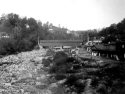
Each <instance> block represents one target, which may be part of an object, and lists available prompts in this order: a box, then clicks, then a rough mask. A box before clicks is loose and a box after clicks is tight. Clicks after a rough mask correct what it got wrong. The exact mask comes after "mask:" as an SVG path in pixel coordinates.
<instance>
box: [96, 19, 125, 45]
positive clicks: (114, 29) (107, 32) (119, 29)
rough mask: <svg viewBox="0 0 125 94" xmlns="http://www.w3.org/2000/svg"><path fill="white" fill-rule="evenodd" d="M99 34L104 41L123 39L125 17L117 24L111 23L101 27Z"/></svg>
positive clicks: (124, 35) (124, 39) (124, 36)
mask: <svg viewBox="0 0 125 94" xmlns="http://www.w3.org/2000/svg"><path fill="white" fill-rule="evenodd" d="M98 35H99V36H102V37H104V38H105V39H104V40H103V42H104V43H108V42H114V41H117V40H119V41H125V19H123V20H122V21H121V22H119V23H117V24H112V25H110V26H109V27H106V28H103V29H102V30H101V31H100V32H99V34H98Z"/></svg>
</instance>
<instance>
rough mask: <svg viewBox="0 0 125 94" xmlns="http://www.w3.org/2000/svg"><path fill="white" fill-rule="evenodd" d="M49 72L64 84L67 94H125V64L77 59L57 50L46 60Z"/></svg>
mask: <svg viewBox="0 0 125 94" xmlns="http://www.w3.org/2000/svg"><path fill="white" fill-rule="evenodd" d="M45 63H47V67H48V64H50V63H51V64H50V65H49V70H48V71H49V73H50V74H52V76H53V77H54V78H55V80H57V81H63V80H65V81H64V83H63V84H62V85H63V87H64V88H65V91H66V94H67V93H68V94H72V93H73V92H74V93H73V94H83V93H85V94H124V93H125V90H124V88H125V84H124V82H125V67H124V66H125V64H124V63H120V62H117V63H116V62H113V61H112V62H111V61H110V62H108V61H107V62H101V63H99V62H98V61H96V60H95V59H86V58H81V59H76V58H74V57H69V56H67V55H66V54H65V53H64V52H57V53H56V54H55V55H54V57H53V59H51V60H50V59H48V60H46V61H45V60H44V65H46V64H45Z"/></svg>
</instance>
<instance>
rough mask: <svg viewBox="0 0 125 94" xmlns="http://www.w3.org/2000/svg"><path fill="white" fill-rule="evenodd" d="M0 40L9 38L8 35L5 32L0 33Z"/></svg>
mask: <svg viewBox="0 0 125 94" xmlns="http://www.w3.org/2000/svg"><path fill="white" fill-rule="evenodd" d="M0 38H10V35H9V34H7V33H6V32H0Z"/></svg>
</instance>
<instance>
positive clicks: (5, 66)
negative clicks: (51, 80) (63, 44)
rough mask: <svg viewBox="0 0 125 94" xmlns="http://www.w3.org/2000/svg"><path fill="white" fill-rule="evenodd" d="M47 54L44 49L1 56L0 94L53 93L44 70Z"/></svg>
mask: <svg viewBox="0 0 125 94" xmlns="http://www.w3.org/2000/svg"><path fill="white" fill-rule="evenodd" d="M45 54H46V51H45V50H43V49H42V50H33V51H28V52H21V53H19V54H16V55H9V56H5V57H3V58H0V94H52V91H51V90H50V88H47V87H49V84H48V81H47V80H48V74H47V73H46V72H45V71H44V70H42V67H43V65H42V59H43V58H45ZM50 86H52V85H50Z"/></svg>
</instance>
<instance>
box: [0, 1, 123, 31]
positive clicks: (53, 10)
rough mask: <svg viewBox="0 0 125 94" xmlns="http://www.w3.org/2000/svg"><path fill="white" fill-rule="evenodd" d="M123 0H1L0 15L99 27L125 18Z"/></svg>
mask: <svg viewBox="0 0 125 94" xmlns="http://www.w3.org/2000/svg"><path fill="white" fill-rule="evenodd" d="M124 9H125V0H0V15H2V14H8V13H16V14H18V15H19V16H21V17H25V16H26V17H28V18H29V17H33V18H35V19H36V20H40V21H41V22H43V23H45V22H47V21H48V22H50V23H52V24H53V25H55V26H59V25H60V26H61V27H66V28H68V29H69V30H87V29H101V28H103V27H107V26H110V25H111V24H113V23H118V22H120V21H121V20H123V18H125V10H124Z"/></svg>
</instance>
